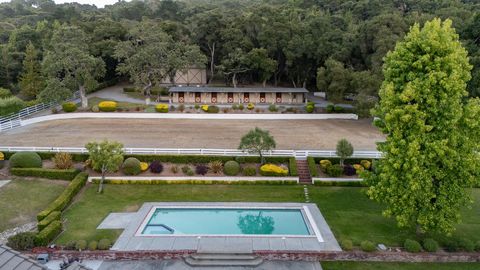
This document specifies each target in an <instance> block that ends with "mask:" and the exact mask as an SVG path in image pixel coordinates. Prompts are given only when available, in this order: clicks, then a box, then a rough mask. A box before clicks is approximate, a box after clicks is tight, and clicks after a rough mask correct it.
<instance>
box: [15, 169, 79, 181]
mask: <svg viewBox="0 0 480 270" xmlns="http://www.w3.org/2000/svg"><path fill="white" fill-rule="evenodd" d="M79 172H80V170H78V169H68V170H58V169H43V168H11V169H10V173H11V174H13V175H16V176H27V177H28V176H31V177H40V178H47V179H60V180H69V181H71V180H73V179H74V178H75V176H77V174H78V173H79Z"/></svg>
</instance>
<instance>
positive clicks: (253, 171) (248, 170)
mask: <svg viewBox="0 0 480 270" xmlns="http://www.w3.org/2000/svg"><path fill="white" fill-rule="evenodd" d="M242 172H243V175H244V176H255V175H257V168H255V167H245V168H243V170H242Z"/></svg>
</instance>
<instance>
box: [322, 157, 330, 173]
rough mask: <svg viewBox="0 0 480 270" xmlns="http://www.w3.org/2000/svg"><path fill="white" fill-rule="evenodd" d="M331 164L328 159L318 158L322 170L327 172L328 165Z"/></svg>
mask: <svg viewBox="0 0 480 270" xmlns="http://www.w3.org/2000/svg"><path fill="white" fill-rule="evenodd" d="M330 166H332V162H331V161H330V160H328V159H323V160H320V169H321V170H322V172H325V173H326V172H327V169H328V167H330Z"/></svg>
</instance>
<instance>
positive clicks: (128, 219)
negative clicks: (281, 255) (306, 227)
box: [97, 202, 341, 253]
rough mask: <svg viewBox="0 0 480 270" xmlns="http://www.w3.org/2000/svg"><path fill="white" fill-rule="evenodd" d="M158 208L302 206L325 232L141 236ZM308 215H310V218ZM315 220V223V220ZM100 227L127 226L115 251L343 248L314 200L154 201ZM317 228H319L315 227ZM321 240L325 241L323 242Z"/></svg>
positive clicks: (112, 217) (114, 215) (112, 216)
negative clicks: (147, 220) (257, 234)
mask: <svg viewBox="0 0 480 270" xmlns="http://www.w3.org/2000/svg"><path fill="white" fill-rule="evenodd" d="M157 207H231V208H256V207H259V208H262V207H263V208H269V207H271V208H297V209H298V208H301V209H303V208H304V207H305V208H306V209H308V212H309V214H307V216H309V217H308V219H309V222H310V223H311V225H312V226H313V225H316V226H315V227H316V228H318V230H317V232H318V233H319V234H320V235H321V237H320V238H319V237H318V235H315V234H311V235H308V236H287V237H286V236H282V235H279V236H274V235H272V236H250V235H241V236H239V235H232V236H215V235H203V236H196V235H157V236H144V235H138V233H137V232H138V230H139V229H140V228H141V227H142V224H144V223H145V219H146V218H147V216H148V215H149V213H151V211H152V209H154V208H157ZM306 218H307V217H306ZM312 221H313V222H312ZM312 223H313V224H312ZM97 229H123V230H124V231H123V233H122V234H121V235H120V237H119V238H118V239H117V241H116V242H115V244H114V245H113V247H112V250H118V251H134V250H163V251H172V252H175V251H186V250H191V251H194V252H197V253H253V252H255V251H304V252H305V251H306V252H308V251H312V252H314V251H340V250H341V248H340V246H339V245H338V242H337V240H336V239H335V237H334V235H333V233H332V231H331V230H330V227H329V226H328V224H327V222H326V221H325V219H324V218H323V216H322V214H321V213H320V210H319V209H318V207H317V206H316V205H315V204H311V203H244V202H241V203H206V202H185V203H179V202H172V203H169V202H150V203H144V204H143V206H142V207H141V208H140V209H139V210H138V211H137V212H133V213H111V214H109V215H108V216H107V217H106V218H105V219H104V220H103V221H102V223H101V224H100V225H99V226H98V227H97ZM314 231H315V229H314ZM319 239H321V240H323V242H320V241H319Z"/></svg>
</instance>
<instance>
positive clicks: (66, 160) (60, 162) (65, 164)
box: [52, 153, 73, 170]
mask: <svg viewBox="0 0 480 270" xmlns="http://www.w3.org/2000/svg"><path fill="white" fill-rule="evenodd" d="M52 160H53V163H55V167H56V168H57V169H61V170H65V169H70V168H71V167H72V166H73V161H72V155H70V154H69V153H56V154H55V156H54V157H53V159H52Z"/></svg>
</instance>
